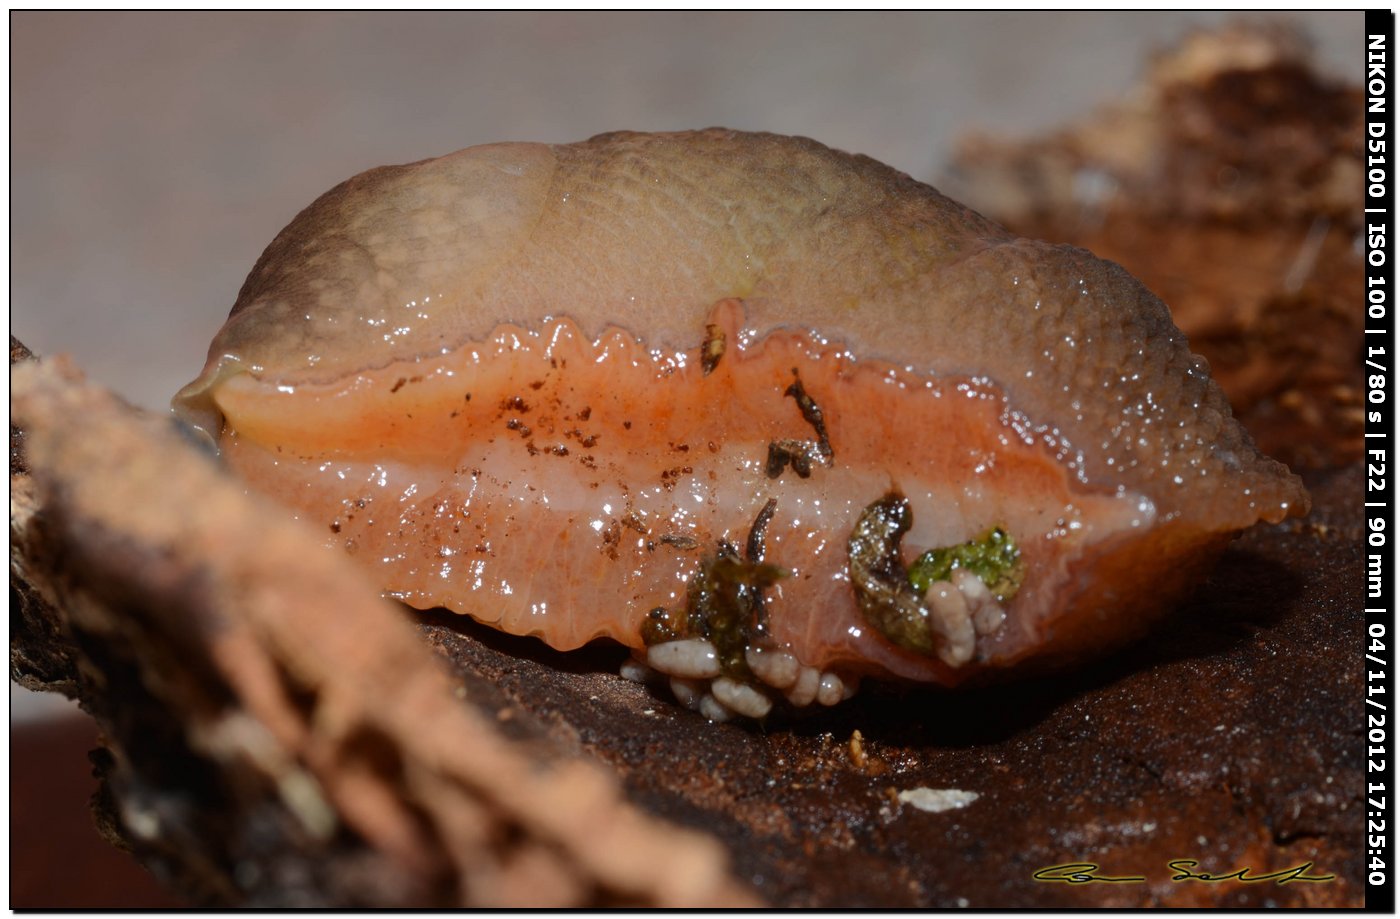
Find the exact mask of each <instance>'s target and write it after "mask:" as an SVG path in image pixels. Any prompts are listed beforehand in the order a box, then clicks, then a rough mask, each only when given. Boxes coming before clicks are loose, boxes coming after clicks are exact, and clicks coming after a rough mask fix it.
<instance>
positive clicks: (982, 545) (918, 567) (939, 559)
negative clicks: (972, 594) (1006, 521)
mask: <svg viewBox="0 0 1400 919" xmlns="http://www.w3.org/2000/svg"><path fill="white" fill-rule="evenodd" d="M959 568H966V569H967V570H968V571H970V572H972V573H973V574H975V575H977V576H978V577H979V578H981V579H982V583H984V584H986V585H987V589H988V590H990V591H991V592H992V594H993V595H995V596H996V598H997V599H998V600H1000V601H1001V602H1003V603H1005V602H1006V601H1007V600H1010V599H1011V598H1012V597H1014V596H1015V595H1016V591H1018V590H1020V588H1021V579H1022V578H1023V577H1024V576H1025V565H1024V564H1022V562H1021V550H1020V549H1019V548H1018V547H1017V546H1016V541H1015V540H1014V539H1012V538H1011V535H1010V534H1009V533H1007V532H1006V531H1005V530H1004V529H1002V528H1001V527H993V528H992V529H990V530H988V531H987V532H985V533H983V534H982V535H981V536H978V537H977V538H976V539H972V540H969V541H968V542H965V543H962V544H960V545H956V546H947V547H945V548H942V549H930V550H929V551H927V552H925V553H924V554H923V555H921V556H919V557H918V559H916V560H915V561H914V564H912V565H910V566H909V583H910V584H912V585H913V586H914V589H915V590H916V591H918V593H919V596H923V595H924V594H926V593H928V589H929V587H930V586H932V585H933V583H934V582H935V581H947V580H949V579H950V578H952V576H953V572H954V571H955V570H957V569H959Z"/></svg>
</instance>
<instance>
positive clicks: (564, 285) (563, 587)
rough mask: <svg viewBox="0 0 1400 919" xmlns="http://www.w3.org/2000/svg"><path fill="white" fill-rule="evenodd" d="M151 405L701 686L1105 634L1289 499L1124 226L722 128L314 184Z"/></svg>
mask: <svg viewBox="0 0 1400 919" xmlns="http://www.w3.org/2000/svg"><path fill="white" fill-rule="evenodd" d="M174 407H175V410H176V412H177V413H178V414H179V415H180V416H181V417H183V418H184V419H185V420H186V421H188V422H189V423H190V424H191V425H193V426H195V427H196V428H198V429H200V430H202V431H204V432H205V433H207V434H208V435H209V436H210V437H211V438H213V439H214V440H215V441H216V442H217V444H218V447H219V449H220V451H221V453H222V455H223V457H224V458H225V460H226V462H227V464H228V466H229V467H230V468H231V469H232V470H233V471H234V472H236V473H237V474H238V475H240V476H242V477H243V478H244V479H245V480H246V482H247V484H248V486H249V487H250V488H251V489H254V490H256V491H259V492H262V493H265V494H267V495H270V496H272V497H273V498H275V499H277V500H279V501H280V502H282V503H283V504H285V505H286V506H287V507H288V508H289V509H290V510H291V512H292V513H294V514H295V515H296V516H298V517H300V518H301V519H303V520H305V521H308V522H309V523H311V524H312V525H314V526H316V527H318V528H319V529H320V531H321V532H322V533H323V534H324V536H325V539H326V541H327V543H328V544H331V545H334V546H338V547H341V548H342V549H343V550H344V551H345V552H348V553H350V554H351V555H352V556H353V557H354V558H356V559H358V560H359V561H360V562H361V563H362V564H363V565H364V566H366V567H367V568H368V569H370V570H371V571H372V572H373V573H374V576H375V577H376V578H377V579H378V582H379V583H380V584H382V586H383V589H384V591H385V592H386V593H388V594H389V595H391V596H393V597H396V598H398V599H400V600H402V601H403V602H405V603H407V604H409V605H411V606H414V607H418V608H423V609H426V608H431V607H438V606H442V607H447V608H448V609H451V610H454V611H457V612H459V613H465V614H467V615H469V616H471V617H472V618H474V619H476V620H478V621H480V622H483V623H487V624H489V625H491V626H494V627H496V628H499V629H503V630H505V631H507V632H511V633H515V634H520V635H535V636H538V637H539V638H541V639H543V640H544V641H546V642H547V643H549V644H550V645H552V646H553V647H555V648H558V649H572V648H577V647H579V646H580V645H582V644H584V643H585V642H588V641H590V640H593V639H597V638H600V637H606V638H609V639H613V640H615V641H617V642H620V643H622V644H624V645H627V646H629V647H630V648H632V649H633V650H634V659H633V660H632V661H631V662H629V664H627V665H626V666H625V667H624V671H625V672H626V673H628V674H629V675H631V676H634V677H638V678H642V677H647V676H652V675H656V674H661V675H664V676H665V677H666V678H668V679H669V680H670V685H671V687H672V688H673V690H674V691H675V694H676V696H677V698H678V699H679V700H680V701H681V702H683V703H685V704H687V705H689V706H691V707H693V708H697V709H699V710H700V711H702V712H704V713H705V714H706V715H708V716H709V717H711V718H714V719H723V718H726V717H730V716H732V715H734V714H739V715H745V716H749V717H755V718H761V717H763V716H765V715H766V714H767V713H768V712H769V711H770V710H771V708H772V706H773V705H774V704H787V705H791V706H796V707H801V706H804V705H809V704H812V703H814V702H815V703H820V704H828V705H829V704H834V703H836V702H838V701H840V700H841V699H842V698H845V697H848V696H849V695H850V694H851V693H853V692H854V691H855V689H856V686H857V684H858V682H859V681H860V680H861V679H862V678H864V677H873V678H878V679H885V680H891V679H892V680H904V681H919V682H926V683H933V684H940V685H945V686H953V685H956V684H959V683H963V682H965V681H967V680H970V679H976V680H984V679H993V678H996V677H999V676H1004V675H1007V674H1012V673H1016V672H1021V671H1027V670H1036V669H1041V668H1046V667H1054V666H1064V665H1066V664H1068V663H1071V662H1073V661H1076V660H1079V659H1082V658H1084V657H1085V656H1088V655H1092V654H1098V653H1100V652H1103V651H1104V650H1106V649H1109V648H1111V647H1113V646H1115V645H1119V644H1121V643H1122V642H1124V641H1126V640H1129V639H1131V638H1133V637H1134V636H1137V635H1140V634H1141V633H1142V632H1143V631H1144V630H1145V629H1146V627H1147V625H1148V624H1149V623H1151V622H1152V621H1153V620H1154V618H1156V617H1159V616H1160V615H1162V614H1163V613H1164V612H1166V611H1167V610H1169V609H1170V608H1171V606H1172V604H1173V603H1174V602H1175V601H1176V600H1178V599H1179V598H1180V597H1181V596H1182V595H1183V593H1184V592H1186V591H1188V590H1189V589H1191V587H1192V586H1193V585H1194V584H1195V583H1196V582H1197V580H1198V579H1199V577H1200V575H1201V574H1202V572H1203V571H1204V570H1205V569H1206V566H1207V565H1209V564H1210V562H1211V561H1212V559H1213V557H1214V556H1215V555H1216V554H1218V552H1219V550H1220V549H1221V547H1222V546H1223V545H1224V543H1225V542H1227V541H1228V540H1229V539H1230V538H1231V536H1232V534H1234V533H1236V532H1238V531H1240V530H1242V529H1244V528H1246V527H1249V526H1251V525H1252V524H1254V523H1256V522H1258V521H1269V522H1278V521H1280V520H1282V519H1284V518H1286V517H1288V516H1290V515H1301V514H1304V513H1306V511H1307V508H1308V497H1307V494H1306V492H1305V491H1304V489H1303V487H1302V485H1301V483H1300V481H1299V479H1298V478H1297V477H1296V476H1294V475H1292V474H1291V473H1289V471H1288V470H1287V468H1286V467H1284V466H1282V465H1281V464H1279V463H1277V462H1274V461H1273V460H1270V459H1268V458H1267V457H1264V456H1262V455H1261V454H1260V453H1259V452H1258V451H1257V450H1256V449H1255V448H1254V446H1253V444H1252V442H1251V440H1250V438H1249V436H1248V435H1247V434H1246V432H1245V431H1244V430H1243V429H1242V428H1241V427H1240V425H1239V424H1238V423H1237V422H1236V421H1235V420H1234V419H1233V418H1232V416H1231V412H1230V407H1229V405H1228V404H1227V402H1226V399H1225V397H1224V396H1223V394H1222V393H1221V390H1220V389H1219V387H1218V386H1217V385H1216V384H1215V383H1214V382H1213V381H1212V380H1211V377H1210V373H1209V370H1208V368H1207V366H1206V363H1205V361H1204V360H1202V359H1201V358H1199V357H1197V356H1195V355H1193V354H1192V353H1191V351H1190V350H1189V348H1188V346H1187V342H1186V340H1185V338H1184V337H1183V336H1182V334H1181V333H1180V332H1179V331H1178V330H1177V329H1176V327H1175V326H1174V325H1173V324H1172V321H1171V318H1170V315H1169V313H1168V311H1167V309H1166V307H1165V306H1164V305H1163V304H1162V303H1161V302H1160V301H1159V300H1158V299H1157V298H1156V297H1154V296H1153V295H1152V294H1150V293H1149V292H1148V291H1147V290H1146V289H1144V288H1143V286H1142V285H1141V284H1139V283H1138V282H1137V281H1135V280H1134V279H1133V278H1132V277H1130V276H1129V275H1128V274H1127V273H1126V272H1124V271H1123V270H1122V269H1121V268H1119V267H1118V266H1117V265H1114V264H1112V263H1109V262H1105V261H1101V260H1099V259H1097V258H1095V257H1094V256H1093V255H1091V254H1090V253H1088V252H1085V251H1083V250H1080V249H1074V248H1070V247H1066V246H1056V245H1050V244H1047V243H1043V242H1034V241H1030V240H1025V239H1017V238H1013V237H1012V236H1010V235H1009V234H1008V233H1007V232H1006V231H1004V230H1003V229H1001V228H1000V227H998V226H997V225H995V224H993V223H992V222H990V221H988V220H986V219H984V218H982V217H980V216H979V215H977V214H975V213H973V212H972V211H969V210H968V209H966V208H964V207H962V206H960V205H958V204H956V203H954V202H953V201H951V200H949V199H947V198H945V197H943V196H942V195H940V194H939V193H938V192H937V191H935V190H934V189H932V188H930V187H928V186H926V185H923V184H920V183H919V182H916V181H914V180H913V179H911V178H909V177H908V176H906V175H903V174H901V173H899V172H896V171H894V170H893V169H890V168H888V167H886V166H883V165H881V164H880V163H877V162H875V161H874V160H871V159H869V158H866V157H863V156H853V155H849V154H846V153H842V152H839V151H835V150H831V149H829V148H827V147H824V146H822V145H821V144H819V143H816V142H814V141H811V140H807V139H803V138H795V137H781V136H775V135H769V134H750V133H741V132H735V131H727V130H718V129H712V130H706V131H699V132H685V133H672V134H635V133H615V134H606V135H602V136H599V137H595V138H593V139H591V140H588V141H584V142H582V143H577V144H568V145H545V144H531V143H505V144H493V145H488V146H478V147H472V148H469V149H466V150H462V151H460V152H457V153H453V154H450V155H447V156H443V157H440V158H437V159H430V160H424V161H422V162H418V163H413V164H410V165H406V166H391V167H383V168H378V169H372V170H370V171H368V172H365V173H363V174H361V175H358V176H356V177H354V178H352V179H350V180H348V181H346V182H344V183H342V184H340V185H338V186H336V187H335V188H334V189H332V190H331V191H329V192H327V193H326V194H324V195H322V196H321V197H320V198H319V199H317V200H316V201H315V202H314V203H312V204H311V206H310V207H308V208H306V210H304V211H302V212H301V213H300V214H299V215H298V216H297V217H296V218H295V219H294V220H293V221H292V223H291V224H290V225H289V226H288V227H287V228H286V229H284V230H283V231H282V232H281V233H280V234H279V235H278V236H277V238H276V239H274V240H273V242H272V244H271V245H270V246H268V248H267V250H266V251H265V252H264V253H263V255H262V257H261V258H260V259H259V260H258V262H257V264H256V265H255V266H254V267H253V270H252V273H251V274H250V275H249V276H248V279H247V281H246V282H245V283H244V285H243V288H242V290H241V291H240V292H239V295H238V299H237V302H236V303H235V305H234V307H233V310H232V312H231V314H230V315H229V318H228V322H227V324H226V325H225V326H224V327H223V329H222V330H221V331H220V332H219V333H218V335H217V337H216V338H215V339H214V342H213V344H212V346H211V347H210V350H209V357H208V362H207V363H206V365H205V367H204V371H203V372H202V373H201V374H200V376H199V377H198V379H196V380H195V381H194V382H192V383H190V384H189V385H188V386H186V387H185V388H183V389H182V390H181V391H180V392H179V393H178V394H177V395H176V397H175V400H174Z"/></svg>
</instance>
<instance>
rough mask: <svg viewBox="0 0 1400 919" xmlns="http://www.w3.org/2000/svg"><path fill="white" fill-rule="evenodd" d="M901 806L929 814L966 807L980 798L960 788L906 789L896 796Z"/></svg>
mask: <svg viewBox="0 0 1400 919" xmlns="http://www.w3.org/2000/svg"><path fill="white" fill-rule="evenodd" d="M898 797H899V802H900V803H901V804H908V805H910V806H911V807H914V808H917V809H918V810H921V811H925V812H927V813H930V814H941V813H942V812H943V811H951V810H957V809H958V808H960V807H967V806H968V805H969V804H971V803H972V802H973V801H976V800H977V799H978V798H980V797H981V795H979V794H978V793H977V792H975V791H963V790H962V789H960V788H908V789H905V790H904V791H901V792H900V793H899V795H898Z"/></svg>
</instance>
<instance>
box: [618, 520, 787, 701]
mask: <svg viewBox="0 0 1400 919" xmlns="http://www.w3.org/2000/svg"><path fill="white" fill-rule="evenodd" d="M777 505H778V502H777V501H776V500H775V499H769V501H768V503H767V504H765V505H764V506H763V509H762V510H761V511H759V513H758V517H757V518H755V520H754V523H753V527H752V528H751V529H750V530H749V537H748V541H747V544H746V546H745V553H744V556H742V557H741V556H740V555H739V550H738V548H737V547H736V546H734V545H733V544H732V543H728V542H722V543H720V545H719V550H718V551H717V552H716V553H715V555H714V557H713V558H709V559H706V560H705V562H704V563H703V564H702V565H701V567H700V571H699V572H698V573H697V574H696V575H695V577H694V578H693V579H692V580H691V582H690V589H689V590H688V591H687V592H686V601H685V610H684V611H681V610H668V609H666V608H665V607H657V608H656V609H653V610H651V611H650V612H649V613H647V618H646V620H645V621H644V622H643V623H642V641H644V642H646V644H647V645H648V646H651V645H654V644H660V643H661V642H665V641H675V640H677V639H680V638H705V639H708V640H709V641H710V643H711V644H713V645H714V646H715V651H716V653H717V654H718V655H719V661H720V667H721V669H722V670H723V671H724V674H725V676H728V677H731V678H733V679H741V680H742V679H748V678H749V676H750V674H749V665H748V663H747V662H746V661H745V660H744V651H745V649H747V648H748V646H749V645H750V644H751V643H752V641H753V639H754V638H755V637H757V636H758V635H760V634H762V632H763V629H764V618H765V612H764V608H763V591H764V590H766V589H767V588H769V587H771V586H773V585H774V584H776V583H777V582H778V580H779V579H781V578H782V577H783V576H784V575H785V574H786V572H785V571H783V569H781V568H779V567H778V566H776V565H769V564H766V563H765V562H764V561H763V556H764V552H765V547H764V536H765V534H766V532H767V529H768V522H769V521H770V520H771V519H772V518H773V512H774V510H775V509H776V508H777Z"/></svg>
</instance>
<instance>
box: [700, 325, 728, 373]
mask: <svg viewBox="0 0 1400 919" xmlns="http://www.w3.org/2000/svg"><path fill="white" fill-rule="evenodd" d="M724 347H725V335H724V330H723V329H721V328H720V327H719V326H717V325H715V324H714V323H709V324H707V325H706V326H705V341H704V343H703V344H702V345H701V346H700V369H701V370H702V371H704V375H705V376H709V375H710V371H712V370H714V369H715V368H716V367H718V366H719V359H720V358H722V357H724Z"/></svg>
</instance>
